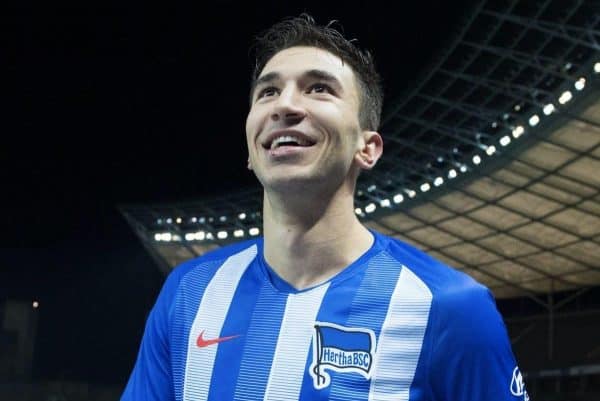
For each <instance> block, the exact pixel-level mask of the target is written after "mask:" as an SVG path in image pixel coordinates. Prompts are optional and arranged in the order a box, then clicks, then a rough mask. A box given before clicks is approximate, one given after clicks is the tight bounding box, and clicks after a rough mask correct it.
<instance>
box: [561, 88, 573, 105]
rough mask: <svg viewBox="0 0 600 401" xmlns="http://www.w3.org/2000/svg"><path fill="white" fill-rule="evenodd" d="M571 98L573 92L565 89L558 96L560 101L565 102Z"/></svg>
mask: <svg viewBox="0 0 600 401" xmlns="http://www.w3.org/2000/svg"><path fill="white" fill-rule="evenodd" d="M571 99H573V94H572V93H571V91H564V92H563V93H562V94H561V95H560V97H559V98H558V103H560V104H565V103H567V102H568V101H569V100H571Z"/></svg>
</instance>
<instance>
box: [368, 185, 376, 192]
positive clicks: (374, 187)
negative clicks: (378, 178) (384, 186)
mask: <svg viewBox="0 0 600 401" xmlns="http://www.w3.org/2000/svg"><path fill="white" fill-rule="evenodd" d="M376 189H377V185H375V184H372V185H369V187H368V188H367V192H373V191H375V190H376Z"/></svg>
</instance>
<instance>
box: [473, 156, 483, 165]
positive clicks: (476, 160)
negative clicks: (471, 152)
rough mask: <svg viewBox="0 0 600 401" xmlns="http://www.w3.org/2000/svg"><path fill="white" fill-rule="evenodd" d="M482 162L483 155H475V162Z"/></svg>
mask: <svg viewBox="0 0 600 401" xmlns="http://www.w3.org/2000/svg"><path fill="white" fill-rule="evenodd" d="M479 163H481V157H480V156H479V155H475V156H473V164H479Z"/></svg>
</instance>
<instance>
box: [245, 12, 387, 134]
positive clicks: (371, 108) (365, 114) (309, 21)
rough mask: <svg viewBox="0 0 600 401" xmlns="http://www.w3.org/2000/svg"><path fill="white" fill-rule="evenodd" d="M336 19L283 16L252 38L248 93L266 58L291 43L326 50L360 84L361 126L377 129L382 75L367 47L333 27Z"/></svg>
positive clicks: (379, 119)
mask: <svg viewBox="0 0 600 401" xmlns="http://www.w3.org/2000/svg"><path fill="white" fill-rule="evenodd" d="M335 22H337V21H331V22H330V23H329V24H327V25H325V26H320V25H317V24H316V23H315V20H314V18H313V17H311V16H310V15H308V14H306V13H303V14H300V16H298V17H293V18H287V19H284V20H282V21H280V22H278V23H276V24H275V25H273V26H272V27H270V28H269V29H267V30H266V31H265V32H263V33H262V34H261V35H259V36H257V37H256V38H255V43H254V46H253V48H252V49H253V50H254V54H255V58H256V59H255V60H256V61H255V66H254V71H253V74H252V85H251V88H250V95H251V96H252V93H253V92H254V88H255V87H256V80H257V79H258V77H259V75H260V73H261V72H262V70H263V68H264V67H265V65H266V64H267V62H268V61H269V60H270V59H271V58H272V57H273V56H274V55H275V54H277V53H279V52H280V51H282V50H285V49H287V48H290V47H294V46H312V47H317V48H320V49H323V50H326V51H328V52H330V53H332V54H334V55H336V56H338V57H339V58H340V59H341V60H342V61H343V62H346V63H348V65H350V67H351V68H352V70H353V71H354V74H355V76H356V78H357V81H358V84H359V87H360V93H359V96H360V99H359V100H360V106H359V111H358V117H359V121H360V125H361V128H362V129H368V130H373V131H375V130H377V129H378V128H379V123H380V121H381V109H382V104H383V89H382V88H381V77H380V76H379V74H378V73H377V71H376V70H375V62H374V60H373V56H372V55H371V53H370V52H369V51H368V50H361V49H359V48H358V47H357V46H356V45H355V44H354V43H353V42H354V40H348V39H346V38H344V36H343V34H342V33H341V32H339V31H338V30H336V29H335V28H333V27H332V25H333V24H334V23H335Z"/></svg>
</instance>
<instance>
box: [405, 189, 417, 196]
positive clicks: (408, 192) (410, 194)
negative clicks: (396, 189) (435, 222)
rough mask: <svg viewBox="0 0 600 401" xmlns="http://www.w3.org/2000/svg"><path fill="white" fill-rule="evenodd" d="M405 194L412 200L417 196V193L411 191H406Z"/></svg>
mask: <svg viewBox="0 0 600 401" xmlns="http://www.w3.org/2000/svg"><path fill="white" fill-rule="evenodd" d="M406 193H407V194H408V197H409V198H414V197H415V196H417V193H416V192H415V191H414V190H412V189H407V190H406Z"/></svg>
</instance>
